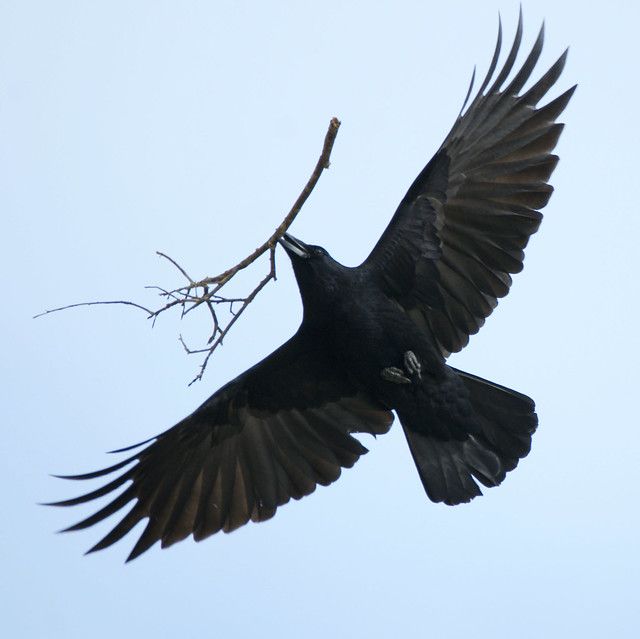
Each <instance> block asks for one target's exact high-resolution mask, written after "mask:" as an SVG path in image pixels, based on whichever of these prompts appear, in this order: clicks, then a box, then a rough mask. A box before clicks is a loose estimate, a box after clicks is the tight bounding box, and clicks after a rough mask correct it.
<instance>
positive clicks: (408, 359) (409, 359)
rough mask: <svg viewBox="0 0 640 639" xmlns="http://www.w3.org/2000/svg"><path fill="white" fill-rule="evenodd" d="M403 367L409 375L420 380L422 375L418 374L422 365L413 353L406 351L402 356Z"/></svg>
mask: <svg viewBox="0 0 640 639" xmlns="http://www.w3.org/2000/svg"><path fill="white" fill-rule="evenodd" d="M404 367H405V370H406V371H407V373H409V375H411V376H414V375H415V376H416V377H417V378H418V379H422V375H421V374H420V373H421V371H422V365H421V364H420V361H419V360H418V358H417V357H416V354H415V353H414V352H413V351H407V352H406V353H405V354H404Z"/></svg>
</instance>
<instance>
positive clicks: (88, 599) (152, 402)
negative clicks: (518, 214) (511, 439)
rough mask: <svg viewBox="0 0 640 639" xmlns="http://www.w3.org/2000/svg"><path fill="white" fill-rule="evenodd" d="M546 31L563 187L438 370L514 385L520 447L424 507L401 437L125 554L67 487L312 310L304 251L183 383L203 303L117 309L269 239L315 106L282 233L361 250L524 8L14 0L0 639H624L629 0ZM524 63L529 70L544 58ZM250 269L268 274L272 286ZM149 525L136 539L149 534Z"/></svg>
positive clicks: (0, 197) (630, 434)
mask: <svg viewBox="0 0 640 639" xmlns="http://www.w3.org/2000/svg"><path fill="white" fill-rule="evenodd" d="M523 9H524V18H525V20H524V23H525V49H528V47H529V46H530V44H531V43H532V41H533V39H534V37H535V35H536V33H537V30H538V28H539V25H540V23H541V21H542V20H543V19H545V18H546V21H547V37H546V43H545V49H544V52H543V55H542V58H541V62H540V65H539V70H540V72H541V71H542V70H544V69H546V68H547V67H548V66H549V65H550V64H551V63H552V62H553V61H554V60H555V59H556V58H557V57H558V56H559V55H560V54H561V53H562V51H563V50H564V48H565V47H566V46H570V47H571V51H570V55H569V59H568V63H567V67H566V70H565V73H564V75H563V77H562V78H561V80H560V82H559V83H558V86H557V88H556V89H555V90H554V92H553V94H552V95H553V96H555V95H557V94H558V93H559V92H560V91H562V90H564V89H565V88H568V87H569V86H571V85H572V84H574V83H576V82H577V83H579V88H578V91H577V93H576V94H575V97H574V99H573V101H572V103H571V104H570V106H569V108H568V109H567V110H566V112H565V114H564V115H563V118H562V121H564V122H565V123H566V124H567V126H566V130H565V132H564V134H563V136H562V138H561V140H560V144H559V146H558V149H557V151H558V153H559V154H560V156H561V162H560V164H559V166H558V169H557V170H556V172H555V174H554V176H553V179H552V182H553V184H554V186H555V187H556V193H555V194H554V196H553V197H552V199H551V201H550V204H549V206H548V207H547V208H546V209H545V220H544V223H543V225H542V227H541V230H540V232H539V233H538V234H537V235H536V236H535V237H534V238H533V239H532V241H531V242H530V245H529V248H528V251H527V259H526V262H525V270H524V272H523V273H521V274H520V275H518V276H516V278H515V282H514V286H513V289H512V292H511V294H510V295H509V297H508V298H506V299H505V300H503V301H501V302H500V305H499V307H498V309H497V310H496V312H495V313H494V315H493V316H492V317H491V318H490V319H489V321H488V322H487V324H486V326H485V327H484V328H483V329H482V331H481V332H480V334H479V335H477V336H476V337H474V338H472V340H471V343H470V346H469V347H468V348H467V349H466V350H465V351H464V352H463V353H461V354H459V355H456V356H455V357H453V358H452V360H451V362H452V364H453V365H455V366H456V367H458V368H462V369H465V370H468V371H470V372H472V373H475V374H478V375H481V376H482V377H485V378H487V379H490V380H494V381H496V382H498V383H501V384H505V385H508V386H510V387H512V388H515V389H517V390H520V391H522V392H525V393H527V394H528V395H530V396H531V397H533V398H534V399H535V400H536V402H537V406H538V412H539V417H540V428H539V431H538V433H537V434H536V436H535V439H534V445H533V450H532V452H531V454H530V455H529V457H528V458H526V459H525V460H524V461H523V462H522V463H521V464H520V466H519V467H518V469H517V470H516V471H515V472H513V473H511V474H510V475H509V476H508V478H507V480H506V481H505V482H504V484H503V485H502V486H501V487H500V488H498V489H493V490H487V491H486V494H485V496H484V497H482V498H480V499H476V500H475V501H474V502H473V503H471V504H469V505H465V506H459V507H456V508H449V507H446V506H442V505H435V504H432V503H431V502H429V501H428V499H427V498H426V496H425V494H424V492H423V489H422V486H421V484H420V481H419V478H418V475H417V472H416V471H415V468H414V466H413V463H412V461H411V458H410V454H409V451H408V449H407V446H406V443H405V441H404V438H403V436H402V432H401V429H400V428H399V427H398V425H397V424H396V426H395V427H394V428H393V429H392V431H391V432H390V433H389V435H387V436H385V437H381V438H379V439H378V440H377V441H373V440H371V441H368V440H367V441H365V444H366V445H367V446H368V447H369V448H370V449H371V452H370V454H369V455H366V456H365V457H364V458H362V460H361V461H360V462H359V463H358V464H357V465H356V467H355V468H354V469H352V470H349V471H345V472H344V473H343V476H342V478H341V479H340V481H338V482H337V483H335V484H334V485H332V486H331V487H328V488H319V489H318V490H317V491H316V493H315V494H313V495H312V496H311V497H308V498H306V499H304V500H302V501H300V502H294V503H292V504H289V505H287V506H285V507H283V508H282V509H281V510H280V511H279V513H278V515H277V516H276V517H275V518H274V519H272V520H271V521H269V522H267V523H263V524H260V525H249V526H246V527H245V528H243V529H241V530H239V531H237V532H235V533H233V534H232V535H228V536H225V535H219V536H215V537H212V538H209V539H208V540H206V541H204V542H202V543H200V544H195V543H194V542H193V541H192V540H186V541H184V542H182V543H180V544H178V545H176V546H174V547H172V548H171V549H169V550H165V551H160V550H159V548H158V547H154V548H153V549H152V550H151V551H149V552H148V553H147V554H146V555H144V556H143V557H141V558H139V559H137V560H136V561H134V562H132V563H131V564H128V565H126V566H125V565H124V564H123V561H124V559H125V558H126V555H127V554H128V552H129V550H130V548H131V546H132V544H133V542H134V538H135V535H130V536H128V537H127V538H126V539H125V540H124V541H122V542H120V543H119V544H118V545H116V546H114V547H113V548H111V549H109V550H107V551H104V552H101V553H97V554H95V555H91V556H89V557H84V556H83V552H84V551H85V550H86V549H88V548H89V547H90V546H92V545H93V544H94V543H95V542H96V541H97V540H98V539H100V538H101V537H102V536H103V535H104V534H105V533H106V531H107V530H108V528H109V527H110V526H111V525H113V522H112V521H111V520H110V521H108V522H107V523H106V524H104V525H102V526H100V527H99V528H94V529H89V530H88V531H84V532H80V533H72V534H68V535H55V534H54V531H56V530H58V529H60V528H63V527H65V526H68V525H70V524H72V523H75V521H77V520H79V519H80V518H81V517H82V516H83V515H84V514H86V513H88V512H89V510H91V509H93V508H94V506H90V508H89V509H84V510H83V509H81V508H75V509H51V508H44V507H41V506H37V505H36V504H37V502H42V501H50V500H55V499H63V498H66V497H70V496H74V495H76V494H78V489H80V490H82V489H83V488H85V487H86V484H83V485H81V486H79V485H78V484H71V483H69V482H64V481H62V480H57V479H54V478H52V477H50V476H49V473H76V472H86V471H89V470H94V469H96V468H100V467H103V466H105V465H107V464H108V463H109V462H110V461H111V460H112V459H113V458H110V457H107V456H105V455H104V451H107V450H110V449H113V448H117V447H120V446H125V445H127V444H131V443H134V442H137V441H140V440H142V439H145V438H147V437H149V436H151V435H154V434H156V433H158V432H160V431H162V430H165V429H166V428H167V427H169V426H171V425H173V424H174V423H175V422H177V421H178V420H179V419H181V418H182V417H184V416H185V415H186V414H187V413H189V412H191V410H193V409H194V408H195V407H196V406H198V405H199V404H200V403H201V402H202V401H203V400H204V399H205V398H206V397H207V396H208V395H210V394H211V393H212V392H213V391H214V390H216V389H217V388H218V387H219V386H221V385H222V384H223V383H225V382H227V381H228V380H229V379H231V378H232V377H233V376H235V375H236V374H238V373H239V372H241V371H242V370H244V369H245V368H246V367H248V366H249V365H251V364H253V363H255V362H256V361H258V359H259V358H262V357H263V356H265V355H266V354H268V353H269V352H270V351H271V350H273V349H274V348H275V347H276V346H278V345H279V344H280V343H282V342H283V341H284V340H285V339H286V338H288V337H289V336H290V335H291V334H292V333H293V332H294V331H295V329H296V328H297V326H298V323H299V321H300V317H301V307H300V302H299V298H298V294H297V290H296V286H295V282H294V279H293V276H292V273H291V270H290V267H289V264H288V261H287V260H286V259H283V256H282V255H279V260H278V265H279V279H278V282H277V283H276V285H271V286H270V287H269V288H268V289H267V290H265V291H264V292H263V293H262V294H261V295H260V296H259V298H258V300H257V301H256V302H255V303H254V304H253V305H252V306H251V307H250V309H249V311H248V312H247V313H246V315H245V317H244V318H243V319H242V320H241V322H240V323H239V324H238V325H237V327H236V328H235V329H234V330H233V331H232V332H231V334H230V336H229V338H228V339H227V341H226V343H225V346H224V348H223V349H222V350H221V351H219V352H218V353H217V354H216V355H215V356H214V358H213V360H212V361H211V364H210V366H209V369H208V370H207V373H206V376H205V378H204V380H203V381H202V382H201V383H199V384H195V385H193V386H191V387H188V386H187V384H188V382H189V381H190V380H191V379H192V377H193V376H194V374H195V373H196V372H197V367H198V364H199V361H198V360H197V359H195V358H194V357H191V358H189V357H187V356H186V355H185V354H184V353H183V351H182V349H181V347H180V345H179V343H178V341H177V335H178V333H180V332H182V333H184V334H185V336H186V337H187V338H188V339H189V340H190V341H191V343H193V344H197V340H198V337H199V336H202V335H204V334H205V331H206V330H207V328H208V325H207V322H206V318H205V317H204V315H203V317H202V318H198V317H194V318H193V319H192V320H190V321H188V322H183V323H180V322H179V321H178V318H177V317H176V316H168V315H166V316H164V317H162V318H161V319H160V321H159V322H158V323H157V325H156V327H155V328H154V329H153V330H151V327H150V324H148V323H146V322H145V319H144V315H143V314H142V313H141V312H139V311H137V310H135V309H130V308H125V307H96V308H90V309H78V310H71V311H67V312H64V313H60V314H56V315H52V316H48V317H44V318H40V319H37V320H32V319H31V317H32V316H33V315H34V314H35V313H37V312H39V311H41V310H43V309H46V308H51V307H55V306H59V305H62V304H67V303H71V302H77V301H85V300H94V299H133V300H136V301H140V302H142V303H147V304H154V303H155V298H154V296H153V295H152V294H150V293H149V292H146V291H145V290H144V288H143V287H144V286H145V285H147V284H161V285H164V286H167V287H173V286H176V285H179V284H180V283H181V280H180V277H179V276H178V274H177V273H176V272H175V271H174V270H173V269H172V267H171V266H170V265H169V264H168V263H166V262H163V261H161V260H160V259H159V258H158V257H157V256H156V255H155V253H154V252H155V251H156V250H161V251H164V252H166V253H168V254H170V255H171V256H173V257H175V258H176V259H178V260H179V261H180V262H181V264H182V265H183V266H184V267H185V268H186V269H187V270H188V271H189V272H190V273H191V274H193V275H194V277H200V276H205V275H213V274H215V273H218V272H220V271H222V270H224V269H225V268H227V267H228V266H230V265H232V264H234V263H235V262H236V261H238V260H239V259H240V258H241V257H243V256H244V255H246V254H248V253H249V252H250V251H251V250H252V249H253V248H254V247H255V246H257V245H258V244H259V243H261V242H262V241H263V240H264V239H266V238H267V237H268V235H269V234H270V233H271V232H272V230H273V228H274V227H275V226H276V225H277V224H278V223H279V222H280V221H281V219H282V218H283V216H284V214H285V212H286V211H288V209H289V207H290V206H291V204H292V202H293V201H294V199H295V198H296V196H297V195H298V193H299V192H300V190H301V188H302V186H303V184H304V183H305V181H306V179H307V177H308V175H309V173H310V171H311V169H312V167H313V165H314V163H315V161H316V158H317V156H318V153H319V151H320V147H321V143H322V139H323V136H324V134H325V131H326V127H327V125H328V122H329V119H330V118H331V117H332V116H338V117H339V118H340V119H341V120H342V128H341V129H340V132H339V135H338V139H337V141H336V145H335V148H334V152H333V157H332V165H331V169H330V171H328V172H326V173H325V174H324V175H323V177H322V178H321V181H320V183H319V185H318V187H317V188H316V190H315V192H314V193H313V195H312V197H311V199H310V200H309V202H308V204H307V205H306V207H305V208H304V210H303V212H302V214H301V215H300V216H299V218H298V219H297V220H296V222H295V224H294V226H293V227H292V232H293V233H294V234H295V235H297V236H299V237H300V238H301V239H303V240H307V241H311V242H313V243H316V244H322V245H324V246H326V247H327V248H328V249H329V251H330V252H331V253H332V254H333V255H334V257H336V258H337V259H338V260H340V261H342V262H344V263H347V264H351V265H355V264H357V263H359V262H360V261H361V260H362V259H363V258H364V257H365V256H366V255H367V254H368V252H369V250H370V249H371V247H372V246H373V244H374V243H375V241H376V239H377V238H378V236H379V235H380V233H381V232H382V230H383V229H384V227H385V226H386V224H387V222H388V220H389V218H390V217H391V215H392V213H393V211H394V210H395V207H396V205H397V203H398V202H399V201H400V199H401V197H402V196H403V195H404V193H405V190H406V189H407V187H408V186H409V184H410V183H411V182H412V180H413V179H414V177H415V176H416V175H417V173H418V172H419V170H420V169H421V168H422V167H423V165H424V164H425V163H426V162H427V160H428V159H429V158H430V157H431V155H432V154H433V152H434V151H435V150H436V149H437V148H438V146H439V145H440V143H441V141H442V139H443V138H444V136H445V135H446V133H447V131H448V130H449V128H450V126H451V124H452V123H453V120H454V118H455V116H456V114H457V113H458V110H459V108H460V106H461V103H462V100H463V98H464V95H465V92H466V89H467V84H468V81H469V77H470V74H471V71H472V69H473V66H474V64H477V65H478V71H479V73H481V74H482V73H483V72H484V70H486V68H487V65H488V63H489V60H490V58H491V54H492V52H493V47H494V43H495V37H496V30H497V22H498V12H501V15H502V18H503V25H504V29H505V39H506V41H507V44H510V41H511V37H512V35H513V33H514V30H515V26H516V22H517V12H518V3H517V2H513V1H509V0H502V1H500V2H494V1H484V2H470V1H469V2H460V1H452V2H447V3H443V2H428V1H424V0H423V1H421V2H409V1H398V0H396V1H394V2H376V1H373V0H368V1H367V2H334V1H332V0H325V1H324V2H321V3H319V2H313V3H312V2H240V1H237V0H236V1H234V2H230V1H229V2H225V1H222V0H218V1H216V2H188V1H184V2H175V1H174V2H160V1H156V2H136V1H127V2H118V1H113V0H112V1H110V2H70V1H68V2H44V1H43V2H30V1H28V0H22V1H20V2H9V1H4V2H0V95H1V98H0V172H1V174H2V176H3V179H2V180H1V181H0V211H1V212H2V213H1V216H2V217H1V218H0V219H1V220H2V227H1V230H0V260H2V268H1V269H0V278H2V283H1V284H2V291H3V295H4V303H3V312H2V313H1V314H0V331H1V334H2V337H3V355H2V359H1V362H2V363H1V369H0V378H1V379H0V389H1V391H0V392H1V393H2V397H1V399H2V401H1V402H0V410H1V411H2V415H1V416H0V423H1V424H2V426H1V428H2V431H1V432H2V437H0V451H1V455H2V462H1V464H0V473H1V474H2V476H1V478H0V479H1V481H0V491H2V495H1V496H2V504H3V513H2V525H1V526H0V559H1V563H2V578H1V579H0V634H2V636H5V637H15V638H19V637H30V638H32V637H49V638H57V637H65V638H68V639H72V638H76V637H78V638H79V637H88V636H90V637H94V638H102V637H109V638H113V637H133V636H141V637H150V636H154V637H175V636H186V637H192V636H193V637H195V636H199V637H243V636H247V637H248V636H256V635H259V636H261V637H282V638H289V637H292V638H293V637H308V638H312V639H313V638H316V637H326V636H332V637H346V636H351V637H372V638H377V637H381V638H382V637H390V636H397V637H436V638H439V637H444V638H449V637H452V638H456V637H474V638H476V639H482V638H484V637H492V638H493V637H521V638H528V637H531V638H539V637H568V636H574V637H604V636H610V637H612V636H615V637H621V638H626V637H637V636H639V634H638V633H639V632H640V630H639V628H640V619H639V616H640V590H639V588H638V580H639V578H640V574H639V572H640V570H639V568H640V550H639V544H640V542H639V538H640V531H639V528H640V515H639V498H638V487H637V472H638V467H639V465H640V442H639V438H638V428H639V423H638V414H637V413H638V410H637V406H638V400H637V396H638V367H637V361H638V357H639V356H640V352H639V350H640V349H639V348H638V334H637V317H638V313H639V310H640V307H639V304H638V293H639V287H638V266H637V257H638V249H637V242H638V234H639V232H640V222H639V219H640V216H639V214H638V207H637V193H636V190H637V187H638V177H637V166H638V157H637V152H638V151H637V150H638V148H639V144H640V139H639V130H638V126H637V122H638V118H637V111H638V88H637V79H638V78H637V73H638V72H637V63H638V59H639V54H640V47H639V45H638V34H637V25H638V19H639V17H640V16H639V15H638V14H639V12H640V10H639V9H638V4H637V3H635V2H613V1H612V2H609V3H607V5H606V8H605V5H604V4H602V3H587V4H583V3H580V4H579V3H576V2H564V3H561V2H558V1H557V0H555V1H553V2H551V1H550V2H544V1H535V2H534V1H527V2H524V6H523ZM536 77H538V76H536ZM261 268H262V267H259V268H258V270H256V271H254V272H253V274H252V275H250V280H251V279H254V280H255V279H257V278H258V277H259V276H260V275H261V273H262V270H261ZM137 530H139V529H137Z"/></svg>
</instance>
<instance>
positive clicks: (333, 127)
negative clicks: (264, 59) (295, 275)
mask: <svg viewBox="0 0 640 639" xmlns="http://www.w3.org/2000/svg"><path fill="white" fill-rule="evenodd" d="M339 128H340V121H339V120H338V119H337V118H332V119H331V122H330V123H329V128H328V130H327V133H326V135H325V137H324V144H323V145H322V152H321V153H320V157H319V158H318V161H317V162H316V166H315V168H314V169H313V172H312V173H311V176H310V177H309V179H308V181H307V183H306V184H305V186H304V188H303V189H302V191H301V193H300V195H299V196H298V197H297V199H296V201H295V202H294V204H293V206H292V207H291V210H290V211H289V212H288V213H287V215H286V216H285V218H284V219H283V220H282V222H281V223H280V224H279V225H278V227H277V228H276V229H275V231H274V232H273V233H272V234H271V236H270V237H269V239H268V240H267V241H266V242H264V243H263V244H262V245H261V246H259V247H258V248H257V249H255V251H253V252H252V253H251V254H250V255H248V256H247V257H245V258H244V259H243V260H241V261H240V262H238V263H237V264H236V265H235V266H232V267H231V268H229V269H227V270H226V271H223V272H222V273H220V274H219V275H216V276H215V277H205V278H204V279H201V280H198V281H194V280H193V279H192V278H191V276H190V275H189V274H188V273H187V271H186V270H185V269H184V268H183V267H182V266H181V265H180V264H179V263H178V262H177V261H176V260H174V259H173V258H171V257H169V256H168V255H166V254H165V253H162V252H160V251H156V253H157V255H159V256H160V257H162V258H164V259H165V260H167V261H169V262H170V263H171V264H172V265H173V266H174V267H175V268H176V269H177V270H178V271H180V273H181V274H182V276H183V277H184V278H185V279H186V280H187V284H186V285H185V286H182V287H180V288H176V289H173V290H169V289H166V288H164V287H161V286H147V287H146V288H147V289H152V290H156V291H158V294H159V295H160V296H161V297H163V298H164V299H165V300H166V303H165V304H164V305H163V306H161V307H160V308H158V309H156V310H151V309H148V308H146V307H145V306H142V305H141V304H136V303H135V302H129V301H107V302H81V303H78V304H69V305H67V306H61V307H59V308H53V309H49V310H46V311H43V312H42V313H39V314H38V315H35V316H34V317H41V316H43V315H48V314H49V313H55V312H57V311H63V310H66V309H69V308H75V307H77V306H94V305H99V304H124V305H126V306H134V307H136V308H139V309H141V310H143V311H145V312H146V313H147V318H148V319H151V320H152V326H153V325H155V322H156V319H157V318H158V317H159V316H160V315H161V314H162V313H164V312H165V311H168V310H170V309H171V308H173V307H174V306H180V307H181V313H180V317H181V318H182V317H184V316H185V315H187V314H188V313H190V312H191V311H193V310H194V309H196V308H198V307H199V306H201V305H203V304H204V305H205V306H206V307H207V309H208V311H209V314H210V315H211V321H212V330H211V333H210V336H209V338H208V340H207V345H206V346H205V347H203V348H196V349H191V348H189V347H188V346H187V344H186V342H185V340H184V339H183V337H182V335H180V336H179V338H178V339H179V341H180V343H181V344H182V346H183V348H184V350H185V352H186V353H187V354H189V355H192V354H196V353H200V354H201V353H206V355H205V357H204V360H203V361H202V364H201V365H200V369H199V371H198V374H197V375H196V376H195V377H194V378H193V379H192V380H191V382H190V383H189V386H191V384H193V383H194V382H196V381H199V380H201V379H202V377H203V375H204V372H205V370H206V368H207V364H208V363H209V360H210V358H211V356H212V355H213V352H214V351H215V350H216V348H218V346H222V344H223V340H224V338H225V337H226V336H227V335H228V333H229V331H230V330H231V328H232V327H233V325H234V324H235V323H236V322H237V321H238V319H239V318H240V316H241V315H242V314H243V313H244V311H245V310H246V308H247V307H248V306H249V304H251V302H253V300H254V299H255V298H256V296H257V295H258V293H260V291H261V290H262V289H263V288H264V287H265V286H266V285H267V284H268V283H269V282H270V281H271V280H275V279H276V261H275V253H276V243H277V241H278V240H279V239H280V238H281V237H282V236H283V235H284V234H285V233H286V231H287V229H288V228H289V227H290V226H291V224H292V222H293V220H294V219H295V218H296V216H297V215H298V213H300V210H301V209H302V207H303V206H304V204H305V202H306V201H307V199H308V198H309V195H311V192H312V191H313V189H314V187H315V186H316V184H317V183H318V180H319V179H320V176H321V175H322V172H323V171H324V170H325V169H328V168H329V164H330V162H329V160H330V157H331V151H332V150H333V144H334V142H335V140H336V136H337V135H338V129H339ZM267 251H269V272H268V273H267V274H266V275H265V276H264V277H263V278H262V279H261V280H260V282H259V283H258V284H257V285H256V286H255V288H254V289H253V290H252V291H251V292H250V293H249V294H248V295H247V296H246V297H225V296H224V295H220V290H221V289H222V288H223V287H224V286H225V285H226V284H228V283H229V282H230V281H231V279H232V278H233V277H234V276H235V275H237V274H238V273H239V272H240V271H242V270H243V269H245V268H247V267H248V266H250V265H251V264H253V263H254V262H255V261H256V260H257V259H258V258H259V257H260V256H262V255H263V254H264V253H266V252H267ZM198 289H202V291H201V292H199V290H198ZM219 304H223V305H226V306H227V311H228V312H229V315H230V318H229V320H228V321H227V322H226V324H224V325H222V324H221V322H220V320H219V318H218V315H217V311H216V308H215V307H214V305H219ZM234 304H240V305H241V306H240V308H239V310H237V311H236V310H234V308H233V305H234Z"/></svg>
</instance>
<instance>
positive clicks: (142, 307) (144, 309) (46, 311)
mask: <svg viewBox="0 0 640 639" xmlns="http://www.w3.org/2000/svg"><path fill="white" fill-rule="evenodd" d="M102 304H124V305H125V306H134V307H135V308H139V309H140V310H143V311H144V312H145V313H147V314H148V315H149V317H152V316H153V315H154V314H155V312H154V311H151V310H149V309H148V308H146V307H145V306H142V305H140V304H136V303H135V302H128V301H126V300H109V301H103V302H78V303H77V304H67V305H66V306H59V307H58V308H49V309H47V310H45V311H42V313H38V314H37V315H34V316H33V318H32V319H36V317H42V316H43V315H49V313H57V312H58V311H66V310H67V309H68V308H77V307H78V306H100V305H102Z"/></svg>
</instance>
